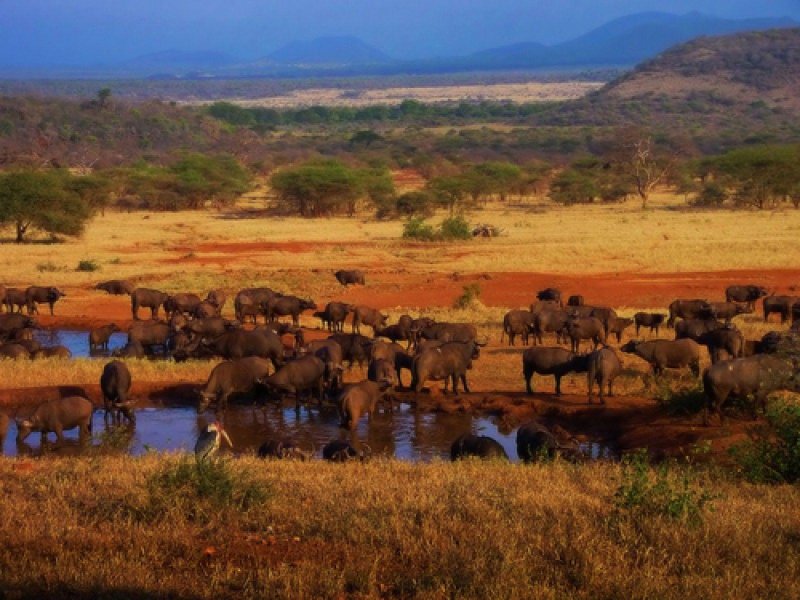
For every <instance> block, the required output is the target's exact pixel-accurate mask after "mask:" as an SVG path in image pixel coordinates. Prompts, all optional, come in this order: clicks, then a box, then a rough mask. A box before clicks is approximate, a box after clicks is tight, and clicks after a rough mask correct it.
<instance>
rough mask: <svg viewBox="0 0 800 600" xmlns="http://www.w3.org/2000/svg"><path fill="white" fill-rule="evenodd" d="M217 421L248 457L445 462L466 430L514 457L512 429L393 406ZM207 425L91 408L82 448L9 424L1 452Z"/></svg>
mask: <svg viewBox="0 0 800 600" xmlns="http://www.w3.org/2000/svg"><path fill="white" fill-rule="evenodd" d="M220 418H221V420H222V422H223V423H224V425H225V429H226V431H227V432H228V434H229V435H230V437H231V440H232V441H233V444H234V449H233V454H248V453H255V452H257V450H258V447H259V446H260V445H261V444H262V443H264V442H265V441H266V440H268V439H285V438H292V439H293V440H294V441H295V442H297V443H298V444H299V445H300V446H301V447H302V448H304V449H306V450H313V451H314V456H315V457H317V458H319V457H320V456H321V452H322V447H323V446H324V445H325V444H326V443H328V442H329V441H331V440H334V439H343V440H347V441H349V442H350V443H351V444H352V445H353V446H355V447H357V448H365V449H367V450H368V451H370V452H371V454H372V455H373V456H383V457H394V458H398V459H401V460H407V461H412V462H430V461H432V460H437V459H444V460H447V459H449V456H450V445H451V444H452V442H453V440H454V439H455V438H456V437H458V436H459V435H461V434H463V433H468V432H472V433H474V434H477V435H487V436H489V437H492V438H494V439H496V440H497V441H498V442H500V444H501V445H502V446H503V448H505V451H506V453H507V454H508V456H509V458H511V459H512V460H514V461H516V460H518V457H517V452H516V446H515V439H516V429H514V430H512V431H510V432H508V431H501V430H500V428H499V426H498V424H497V423H496V422H495V421H494V420H493V419H491V418H485V417H477V416H471V415H466V414H446V413H438V412H433V413H430V412H421V411H418V410H416V409H414V408H413V407H412V406H410V405H408V404H401V405H399V406H397V405H396V406H395V407H394V409H393V410H392V411H391V412H390V411H389V410H388V409H382V410H380V412H378V413H377V414H376V415H375V416H374V417H373V418H372V420H371V421H370V420H368V419H367V418H366V417H365V418H362V420H361V421H360V422H359V424H358V427H357V428H356V429H355V430H354V431H347V430H344V429H342V428H341V427H340V426H339V416H338V414H337V411H336V410H335V409H334V408H333V407H322V408H317V407H316V406H314V407H311V408H310V409H307V408H301V410H300V411H299V412H298V411H296V410H295V408H294V403H293V402H291V403H289V404H287V405H284V406H276V405H274V404H268V405H266V406H260V405H259V406H244V405H241V406H230V407H228V409H227V410H226V411H225V413H224V414H223V415H221V416H220ZM213 420H214V417H213V415H211V414H210V413H209V414H207V415H198V414H197V412H196V410H195V409H194V407H192V406H186V405H175V406H162V407H156V406H149V407H140V408H138V409H137V410H136V424H135V426H133V427H128V426H117V427H113V426H109V427H106V426H105V423H104V415H103V411H102V410H97V411H95V413H94V418H93V422H92V430H93V431H92V433H93V435H92V440H91V442H90V443H89V444H85V445H81V444H79V442H78V432H77V429H74V430H71V431H68V432H65V442H64V444H62V445H58V444H57V443H55V434H50V436H49V440H50V441H49V443H48V444H47V446H46V447H45V448H42V447H41V444H40V437H41V436H40V434H39V433H32V434H30V436H29V437H28V438H27V439H26V440H25V442H24V443H23V444H20V445H18V444H17V443H16V429H15V426H14V425H13V424H12V425H11V426H10V428H9V432H8V438H7V439H6V442H5V446H4V448H3V451H4V453H5V454H6V455H7V456H15V455H28V456H39V455H41V454H43V453H47V454H50V455H53V456H59V455H63V456H70V455H77V454H91V453H101V454H131V455H134V456H137V455H142V454H145V453H146V452H151V451H160V452H193V451H194V444H195V441H196V440H197V436H198V435H199V432H200V431H201V430H202V429H203V428H205V426H206V425H207V424H208V422H209V421H213ZM582 449H583V451H584V452H585V453H586V454H587V456H589V457H591V458H614V452H613V451H612V450H611V449H610V448H609V447H608V446H605V445H602V444H599V443H587V444H584V445H583V446H582ZM226 451H227V450H226Z"/></svg>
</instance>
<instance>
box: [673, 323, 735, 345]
mask: <svg viewBox="0 0 800 600" xmlns="http://www.w3.org/2000/svg"><path fill="white" fill-rule="evenodd" d="M724 326H725V325H724V323H721V322H720V321H717V320H716V319H713V318H708V319H684V320H682V321H680V322H679V323H676V324H675V339H676V340H682V339H686V338H688V339H690V340H694V341H698V340H699V339H700V336H702V335H703V334H705V333H708V332H709V331H714V330H715V329H719V328H720V327H724Z"/></svg>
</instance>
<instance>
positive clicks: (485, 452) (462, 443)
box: [450, 433, 508, 461]
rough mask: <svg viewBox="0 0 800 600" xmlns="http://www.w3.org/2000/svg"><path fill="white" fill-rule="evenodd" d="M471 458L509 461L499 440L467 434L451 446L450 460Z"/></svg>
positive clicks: (459, 437)
mask: <svg viewBox="0 0 800 600" xmlns="http://www.w3.org/2000/svg"><path fill="white" fill-rule="evenodd" d="M469 457H476V458H484V459H495V460H498V459H499V460H508V455H507V454H506V451H505V450H504V449H503V447H502V446H501V445H500V443H499V442H498V441H497V440H495V439H492V438H490V437H488V436H485V435H472V434H471V433H465V434H463V435H460V436H458V437H457V438H456V439H455V441H454V442H453V444H452V445H451V446H450V460H453V461H456V460H460V459H462V458H469Z"/></svg>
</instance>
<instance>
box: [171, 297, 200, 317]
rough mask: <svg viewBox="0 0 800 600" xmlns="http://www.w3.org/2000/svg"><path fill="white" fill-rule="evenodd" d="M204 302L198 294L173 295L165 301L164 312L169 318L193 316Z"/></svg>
mask: <svg viewBox="0 0 800 600" xmlns="http://www.w3.org/2000/svg"><path fill="white" fill-rule="evenodd" d="M201 302H202V300H201V299H200V296H198V295H197V294H186V293H180V294H173V295H171V296H169V297H168V298H167V299H166V300H165V301H164V311H165V312H166V313H167V316H172V315H175V314H184V315H186V316H193V315H194V313H195V311H196V310H197V307H198V306H200V303H201Z"/></svg>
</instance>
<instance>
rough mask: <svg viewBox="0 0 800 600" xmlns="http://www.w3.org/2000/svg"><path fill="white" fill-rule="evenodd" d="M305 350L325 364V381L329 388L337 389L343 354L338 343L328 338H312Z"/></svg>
mask: <svg viewBox="0 0 800 600" xmlns="http://www.w3.org/2000/svg"><path fill="white" fill-rule="evenodd" d="M306 351H307V352H308V353H309V354H313V355H314V356H316V357H317V358H319V359H320V360H321V361H322V362H323V363H324V364H325V376H324V378H325V383H326V385H327V386H328V387H329V388H330V389H331V390H337V389H338V388H339V383H340V381H341V377H342V371H343V370H344V367H343V366H342V362H343V360H344V358H343V356H344V355H343V353H342V347H341V346H340V345H339V343H338V342H336V341H335V340H330V339H328V340H314V341H311V342H309V343H308V344H307V345H306Z"/></svg>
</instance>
